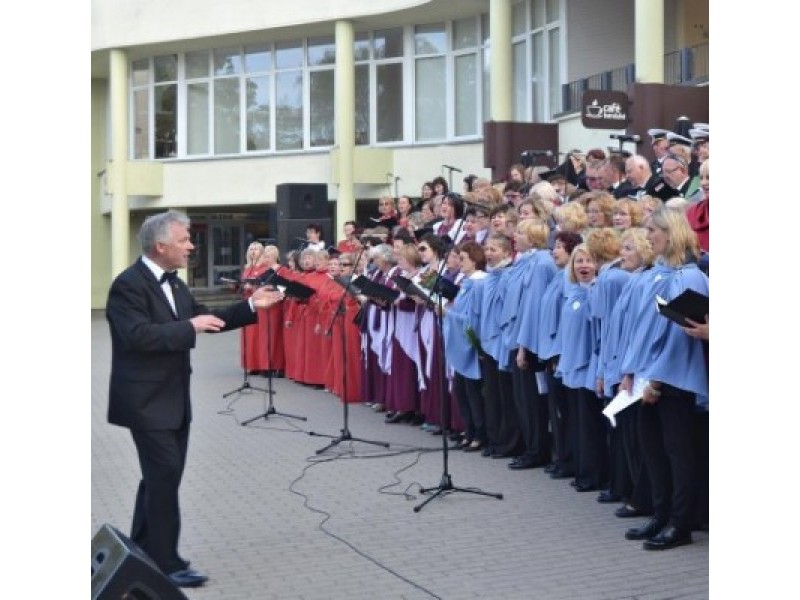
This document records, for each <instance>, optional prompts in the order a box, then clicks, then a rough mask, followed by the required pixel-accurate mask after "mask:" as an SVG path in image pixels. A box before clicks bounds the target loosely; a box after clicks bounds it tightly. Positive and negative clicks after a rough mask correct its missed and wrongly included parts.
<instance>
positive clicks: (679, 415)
mask: <svg viewBox="0 0 800 600" xmlns="http://www.w3.org/2000/svg"><path fill="white" fill-rule="evenodd" d="M645 227H646V228H647V238H648V240H649V241H650V244H651V246H652V248H653V252H654V253H655V255H656V257H657V258H656V262H655V266H654V267H653V268H652V269H650V270H649V271H647V272H646V273H645V274H644V275H643V277H644V279H645V283H644V286H645V287H644V291H643V294H642V296H641V299H640V302H639V304H638V306H637V307H636V310H635V314H634V315H633V316H634V318H635V319H636V320H635V323H634V336H633V341H634V344H635V345H636V347H635V348H632V349H631V350H632V352H635V353H636V354H638V356H639V357H640V360H638V361H634V362H636V365H635V368H634V370H633V372H632V373H631V372H627V373H626V375H625V377H624V378H623V381H622V383H621V384H620V386H621V387H623V388H624V389H629V388H630V387H631V385H632V384H634V382H635V380H640V381H646V382H647V384H646V385H645V386H644V388H643V391H642V407H641V410H640V411H639V434H640V443H641V447H642V453H643V456H644V460H645V463H646V465H647V470H648V473H649V476H650V486H651V489H652V494H653V511H654V514H653V517H652V518H651V519H650V520H649V521H648V522H647V523H645V524H644V525H643V526H641V527H637V528H633V529H629V530H628V531H627V532H626V534H625V537H626V538H627V539H631V540H644V548H645V549H646V550H665V549H669V548H674V547H677V546H682V545H685V544H690V543H691V542H692V535H691V529H692V525H693V524H694V510H695V496H696V491H697V489H696V476H697V475H696V466H697V465H696V457H695V449H694V447H693V440H692V424H693V420H694V416H693V413H694V408H695V402H696V397H697V396H705V397H707V396H708V370H707V368H706V363H705V355H704V348H703V343H702V341H701V340H699V339H696V338H694V337H691V336H689V335H686V333H685V332H684V331H683V329H682V328H681V327H680V326H679V325H677V324H676V323H674V322H673V321H671V320H670V319H668V318H666V317H664V316H662V315H661V314H660V313H659V312H658V311H657V310H656V297H657V296H658V297H660V298H662V299H663V300H666V301H667V302H669V301H670V300H672V299H674V298H675V297H677V296H678V295H679V294H681V293H682V292H683V291H685V290H687V289H692V290H694V291H696V292H699V293H701V294H704V295H706V296H707V295H708V277H707V276H706V274H705V273H703V272H702V271H701V270H700V269H699V268H698V266H697V259H698V258H699V256H700V251H699V246H698V243H697V237H696V235H695V234H694V232H693V231H692V229H691V227H690V226H689V223H688V221H687V220H686V216H685V214H684V213H683V211H680V210H676V209H671V208H666V207H663V208H660V209H658V210H656V211H655V212H654V213H653V214H652V215H651V216H650V217H648V218H647V220H646V221H645ZM634 389H635V387H634Z"/></svg>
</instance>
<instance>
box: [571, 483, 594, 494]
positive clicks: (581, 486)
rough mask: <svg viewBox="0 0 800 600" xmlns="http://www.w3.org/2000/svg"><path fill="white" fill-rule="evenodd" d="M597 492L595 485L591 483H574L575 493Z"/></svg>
mask: <svg viewBox="0 0 800 600" xmlns="http://www.w3.org/2000/svg"><path fill="white" fill-rule="evenodd" d="M595 490H597V486H596V485H592V484H591V483H576V484H575V491H576V492H594V491H595Z"/></svg>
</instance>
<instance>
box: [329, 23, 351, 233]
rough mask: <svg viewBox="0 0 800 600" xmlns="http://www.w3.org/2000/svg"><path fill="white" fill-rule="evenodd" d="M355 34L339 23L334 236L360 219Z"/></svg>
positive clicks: (348, 24)
mask: <svg viewBox="0 0 800 600" xmlns="http://www.w3.org/2000/svg"><path fill="white" fill-rule="evenodd" d="M354 43H355V34H354V32H353V24H352V23H351V22H350V21H337V22H336V67H335V71H334V78H335V81H336V84H335V88H334V95H335V98H334V102H335V106H336V113H335V118H336V124H335V132H336V146H337V147H338V149H339V193H338V195H337V199H336V223H337V227H336V228H337V230H338V231H336V232H333V237H334V239H337V240H338V239H339V237H340V236H341V235H342V233H341V231H342V225H343V224H344V223H345V221H352V220H354V219H355V218H356V197H355V187H354V181H353V180H354V168H355V150H356V134H355V129H356V118H355V105H356V91H355V89H356V84H355V80H356V66H355V56H354V49H353V48H354Z"/></svg>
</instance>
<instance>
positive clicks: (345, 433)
mask: <svg viewBox="0 0 800 600" xmlns="http://www.w3.org/2000/svg"><path fill="white" fill-rule="evenodd" d="M308 435H315V436H318V437H326V438H333V441H332V442H331V443H330V444H328V445H327V446H325V447H324V448H320V449H319V450H317V454H322V453H323V452H325V451H326V450H330V449H331V448H333V447H334V446H337V445H339V444H341V443H342V442H348V441H350V442H363V443H364V444H373V445H375V446H383V447H384V448H388V447H389V442H375V441H372V440H362V439H361V438H357V437H353V436H352V435H350V430H349V429H347V428H345V429H342V435H340V436H332V435H326V434H324V433H316V432H315V431H309V432H308Z"/></svg>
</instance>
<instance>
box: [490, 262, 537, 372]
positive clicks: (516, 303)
mask: <svg viewBox="0 0 800 600" xmlns="http://www.w3.org/2000/svg"><path fill="white" fill-rule="evenodd" d="M532 259H533V253H532V252H531V251H528V252H525V253H524V254H519V255H517V258H516V260H515V261H514V263H513V264H512V265H511V266H510V267H508V268H507V269H504V270H503V275H502V276H501V277H500V282H499V283H498V284H497V288H498V291H497V294H498V295H499V296H500V298H502V307H501V309H500V332H501V333H500V357H501V358H500V359H499V360H498V361H497V362H498V367H499V368H500V369H502V370H503V371H510V370H511V361H510V360H509V353H510V352H511V351H512V350H516V349H517V348H518V344H517V336H518V334H519V324H520V319H519V313H520V303H521V302H522V293H523V289H524V280H525V275H526V272H527V269H528V265H530V263H531V260H532Z"/></svg>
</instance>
